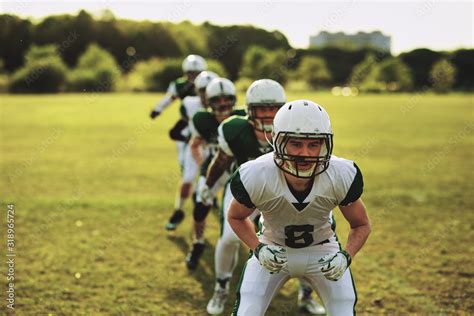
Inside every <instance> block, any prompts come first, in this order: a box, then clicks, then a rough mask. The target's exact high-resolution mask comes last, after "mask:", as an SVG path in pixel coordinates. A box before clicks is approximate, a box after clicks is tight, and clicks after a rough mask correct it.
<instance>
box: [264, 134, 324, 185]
mask: <svg viewBox="0 0 474 316" xmlns="http://www.w3.org/2000/svg"><path fill="white" fill-rule="evenodd" d="M332 136H333V135H332V134H329V133H292V132H283V131H282V132H279V133H278V134H277V135H276V137H273V139H274V144H273V147H274V150H275V152H274V158H275V159H274V160H275V163H276V165H277V166H278V167H279V168H280V169H281V170H283V171H284V172H286V173H289V174H291V175H293V176H295V177H297V178H313V177H314V176H316V175H318V174H320V173H323V172H324V171H326V169H327V168H328V167H329V160H330V158H331V153H332V148H333V139H332V138H333V137H332ZM293 139H294V140H318V139H319V140H321V148H320V151H319V154H318V155H317V156H303V155H295V154H290V153H288V148H287V146H288V143H289V142H290V141H291V140H293Z"/></svg>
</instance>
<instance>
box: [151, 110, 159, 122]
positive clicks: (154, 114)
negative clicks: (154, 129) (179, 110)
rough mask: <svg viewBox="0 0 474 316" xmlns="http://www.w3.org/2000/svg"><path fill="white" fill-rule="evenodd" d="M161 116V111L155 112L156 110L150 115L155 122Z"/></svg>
mask: <svg viewBox="0 0 474 316" xmlns="http://www.w3.org/2000/svg"><path fill="white" fill-rule="evenodd" d="M160 114H161V112H160V111H155V110H153V111H151V113H150V118H151V119H152V120H154V119H155V118H156V117H157V116H158V115H160Z"/></svg>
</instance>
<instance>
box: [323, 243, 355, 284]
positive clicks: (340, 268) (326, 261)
mask: <svg viewBox="0 0 474 316" xmlns="http://www.w3.org/2000/svg"><path fill="white" fill-rule="evenodd" d="M351 261H352V259H351V256H350V255H349V254H348V253H347V252H346V251H344V250H341V251H338V252H337V253H335V254H334V253H330V254H328V255H326V256H324V257H323V258H321V259H319V263H321V264H322V268H321V272H322V273H323V275H324V276H325V277H326V279H328V280H331V281H337V280H339V279H340V278H342V276H343V275H344V272H346V269H347V268H348V267H349V266H350V264H351Z"/></svg>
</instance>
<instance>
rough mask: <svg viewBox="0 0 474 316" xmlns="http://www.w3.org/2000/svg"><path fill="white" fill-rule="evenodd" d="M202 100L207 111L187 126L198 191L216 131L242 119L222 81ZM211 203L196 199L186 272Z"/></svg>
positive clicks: (229, 86) (196, 254)
mask: <svg viewBox="0 0 474 316" xmlns="http://www.w3.org/2000/svg"><path fill="white" fill-rule="evenodd" d="M206 98H207V104H208V109H204V110H200V111H198V112H197V113H196V114H195V115H194V116H193V118H192V123H191V124H190V127H191V131H192V135H193V136H192V138H191V142H190V144H191V145H190V148H191V152H192V155H193V157H194V159H195V160H196V161H197V163H198V164H201V176H200V178H199V181H198V191H199V190H200V189H199V188H200V187H201V186H203V185H204V182H205V175H206V171H207V168H208V166H209V163H210V161H211V160H212V158H213V156H214V153H215V151H216V147H217V127H218V126H219V124H220V123H221V122H222V121H224V120H225V119H226V118H228V117H229V116H231V115H237V116H239V115H246V112H245V110H243V109H235V110H234V105H235V103H236V101H237V97H236V92H235V87H234V84H233V83H232V82H231V81H230V80H228V79H225V78H217V79H214V80H212V81H211V82H210V83H209V84H208V85H207V87H206ZM228 176H229V175H228V174H227V176H223V177H220V181H217V180H219V179H217V180H216V183H215V184H214V185H213V186H211V187H212V191H213V192H214V195H215V194H216V193H217V191H218V190H219V189H220V188H221V187H222V186H223V185H224V182H225V181H226V180H227V179H228ZM212 202H213V201H211V203H209V204H208V205H205V204H204V203H203V201H202V200H201V198H200V196H199V195H198V196H196V199H195V203H194V209H193V218H194V226H193V230H194V235H193V244H192V247H191V250H190V252H189V253H188V255H187V256H186V265H187V267H188V269H190V270H194V269H195V268H196V266H197V264H198V260H199V258H200V257H201V255H202V253H203V251H204V245H205V243H204V226H205V218H206V216H207V214H208V212H209V210H210V208H211V205H212Z"/></svg>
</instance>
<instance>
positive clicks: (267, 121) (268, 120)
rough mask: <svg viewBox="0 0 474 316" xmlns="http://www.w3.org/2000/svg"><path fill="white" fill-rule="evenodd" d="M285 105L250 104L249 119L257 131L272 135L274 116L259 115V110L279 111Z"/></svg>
mask: <svg viewBox="0 0 474 316" xmlns="http://www.w3.org/2000/svg"><path fill="white" fill-rule="evenodd" d="M283 104H284V103H250V104H248V105H247V107H248V111H249V119H250V120H251V121H252V123H253V126H254V128H255V130H257V131H259V132H265V133H271V132H272V130H273V119H274V118H275V114H273V115H268V114H266V115H257V109H258V108H271V109H279V108H281V107H282V106H283Z"/></svg>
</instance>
